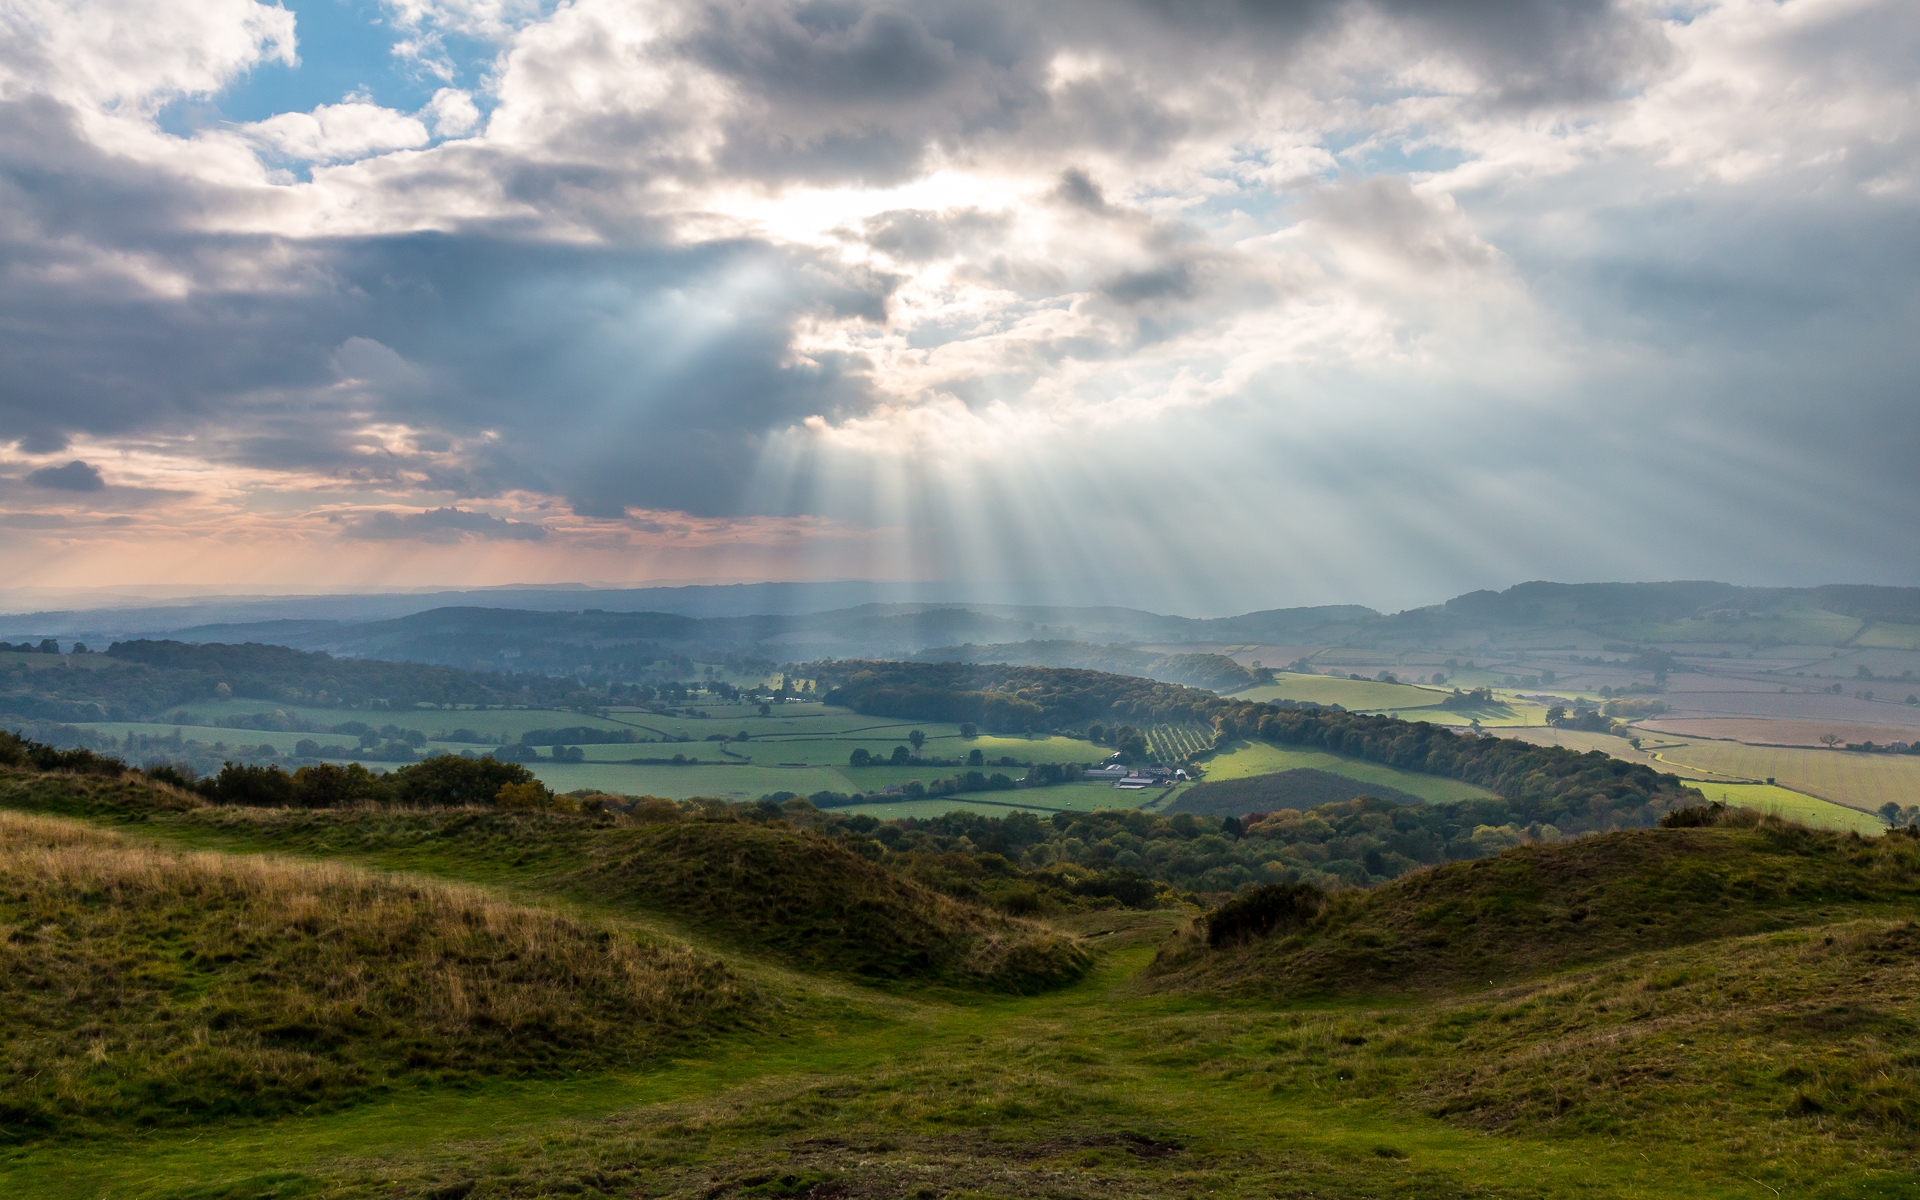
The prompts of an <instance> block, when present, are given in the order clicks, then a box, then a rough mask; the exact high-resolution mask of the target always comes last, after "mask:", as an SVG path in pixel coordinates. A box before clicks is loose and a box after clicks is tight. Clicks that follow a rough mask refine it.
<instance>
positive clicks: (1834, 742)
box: [1820, 733, 1841, 750]
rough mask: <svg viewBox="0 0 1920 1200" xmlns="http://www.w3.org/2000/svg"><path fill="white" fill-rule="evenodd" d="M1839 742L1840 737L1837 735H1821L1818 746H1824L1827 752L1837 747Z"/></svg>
mask: <svg viewBox="0 0 1920 1200" xmlns="http://www.w3.org/2000/svg"><path fill="white" fill-rule="evenodd" d="M1840 742H1841V737H1840V735H1839V734H1837V733H1823V734H1821V735H1820V744H1821V745H1822V746H1825V747H1826V748H1827V749H1829V750H1832V749H1834V748H1836V747H1837V746H1839V745H1840Z"/></svg>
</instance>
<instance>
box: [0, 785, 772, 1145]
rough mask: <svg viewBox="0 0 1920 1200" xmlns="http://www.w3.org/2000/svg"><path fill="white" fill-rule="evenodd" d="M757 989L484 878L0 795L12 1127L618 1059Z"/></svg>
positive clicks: (155, 1117) (263, 1105) (178, 1113)
mask: <svg viewBox="0 0 1920 1200" xmlns="http://www.w3.org/2000/svg"><path fill="white" fill-rule="evenodd" d="M753 1003H754V1000H753V995H752V993H751V991H750V989H748V988H747V987H746V986H745V985H744V984H743V983H742V982H741V981H740V980H739V979H738V978H737V977H735V976H734V975H733V974H732V973H731V972H729V971H728V970H727V969H726V968H725V967H724V966H723V965H722V964H720V963H719V962H718V961H717V960H714V959H711V958H708V957H705V956H703V955H700V954H697V953H695V952H693V951H691V950H689V949H687V948H685V947H680V946H671V945H659V944H648V943H643V942H640V941H637V940H635V939H634V938H633V937H632V936H630V935H628V934H626V933H623V932H621V931H619V930H616V929H614V928H610V927H607V926H603V925H597V924H593V923H589V922H584V921H579V920H575V919H572V918H569V917H565V916H561V915H558V914H555V913H550V912H544V911H540V910H536V909H529V908H524V907H519V906H516V905H512V904H508V903H505V902H502V901H500V900H498V899H496V898H494V897H492V896H490V895H488V894H487V893H485V892H483V891H481V890H479V889H475V888H468V887H460V886H454V885H448V884H444V883H439V882H431V881H427V880H423V879H417V878H410V877H406V876H390V875H381V874H375V873H372V872H368V871H364V870H361V869H358V868H355V867H350V866H344V865H340V864H334V863H305V862H295V861H291V860H286V859H277V858H269V857H252V856H248V857H241V856H233V855H223V854H204V853H202V854H195V853H179V852H169V851H165V850H157V849H152V848H148V847H144V846H140V845H136V844H133V843H130V842H129V841H127V840H126V839H124V838H122V837H120V836H119V835H116V834H113V833H109V832H104V831H100V830H95V829H91V828H87V827H85V826H81V825H78V824H75V823H73V822H69V821H65V820H60V819H56V818H47V817H38V816H28V815H22V814H18V813H7V812H0V1009H4V1011H6V1013H7V1014H8V1019H7V1021H6V1022H5V1024H4V1026H0V1078H4V1079H5V1081H6V1085H5V1088H4V1093H5V1095H4V1098H3V1099H0V1127H4V1128H5V1130H6V1132H8V1133H11V1134H14V1135H15V1136H18V1135H21V1134H24V1133H27V1132H31V1131H35V1130H40V1131H44V1130H46V1129H49V1128H59V1127H62V1126H64V1125H67V1124H69V1123H71V1122H72V1121H73V1120H75V1119H87V1118H90V1119H95V1120H110V1119H134V1120H139V1121H142V1122H159V1121H165V1120H168V1119H170V1118H173V1117H183V1116H188V1115H192V1114H210V1113H218V1112H256V1113H257V1112H274V1111H283V1110H285V1109H288V1108H308V1107H313V1106H316V1105H317V1106H330V1105H333V1104H336V1103H342V1102H347V1101H350V1100H352V1099H355V1098H358V1097H360V1096H362V1095H364V1094H365V1093H367V1092H368V1091H369V1090H370V1089H377V1088H380V1087H385V1086H392V1085H394V1084H398V1083H404V1082H406V1081H408V1080H410V1079H416V1078H417V1079H421V1080H424V1079H428V1078H438V1079H448V1078H452V1079H456V1080H457V1079H461V1078H478V1077H482V1076H488V1075H499V1074H525V1073H540V1072H545V1071H552V1070H559V1069H563V1068H566V1067H569V1066H572V1065H577V1064H579V1063H583V1062H588V1061H591V1062H596V1063H606V1062H608V1061H632V1060H634V1059H636V1058H638V1057H643V1056H645V1055H646V1054H648V1053H649V1052H651V1051H653V1050H655V1049H657V1048H658V1047H659V1046H660V1045H661V1044H663V1043H664V1042H666V1041H668V1040H669V1039H671V1038H673V1037H675V1036H677V1035H682V1034H684V1033H686V1032H688V1031H690V1030H692V1029H694V1028H695V1027H698V1026H702V1025H712V1024H714V1023H726V1022H729V1021H732V1020H735V1019H737V1018H738V1017H739V1016H741V1015H742V1014H743V1013H745V1012H746V1011H748V1010H749V1009H750V1008H751V1007H752V1006H753Z"/></svg>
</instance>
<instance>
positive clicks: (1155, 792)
mask: <svg viewBox="0 0 1920 1200" xmlns="http://www.w3.org/2000/svg"><path fill="white" fill-rule="evenodd" d="M1183 786H1184V785H1183ZM1182 790H1183V787H1176V788H1173V789H1166V788H1146V789H1144V790H1142V791H1137V792H1135V791H1127V792H1123V791H1120V790H1119V789H1117V788H1115V787H1114V786H1113V785H1112V784H1111V783H1106V782H1104V781H1103V782H1090V783H1069V784H1061V785H1058V786H1055V787H1050V788H1036V789H1033V790H1031V791H1029V790H1027V789H1025V788H1022V789H1020V790H1018V791H1012V792H974V793H968V792H962V793H960V794H958V795H954V796H942V797H940V798H938V799H935V800H894V801H888V802H885V803H880V804H856V805H852V806H850V807H847V808H836V809H834V810H833V811H835V812H841V813H865V814H867V815H868V816H873V817H879V818H880V819H882V820H888V821H890V820H893V819H895V818H897V817H922V818H925V817H938V816H942V815H944V814H946V813H950V812H955V811H960V812H977V813H980V814H982V815H984V816H989V817H1004V816H1006V815H1007V814H1008V813H1010V812H1037V813H1050V812H1098V811H1099V810H1101V809H1126V808H1145V809H1148V810H1149V811H1158V810H1160V809H1162V808H1164V807H1165V806H1166V805H1167V803H1169V802H1170V801H1171V800H1172V799H1173V797H1174V796H1177V795H1179V794H1180V792H1181V791H1182Z"/></svg>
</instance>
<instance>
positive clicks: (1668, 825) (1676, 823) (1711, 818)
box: [1660, 800, 1727, 829]
mask: <svg viewBox="0 0 1920 1200" xmlns="http://www.w3.org/2000/svg"><path fill="white" fill-rule="evenodd" d="M1726 812H1727V806H1726V805H1724V804H1722V803H1720V802H1719V801H1718V800H1715V801H1714V802H1713V803H1712V804H1696V805H1693V806H1692V807H1691V808H1676V809H1674V810H1673V811H1672V812H1670V813H1668V814H1667V815H1666V816H1664V817H1661V818H1660V828H1662V829H1702V828H1705V827H1708V826H1712V825H1718V824H1719V823H1720V819H1721V818H1722V817H1723V816H1725V815H1726Z"/></svg>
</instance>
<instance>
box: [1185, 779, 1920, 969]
mask: <svg viewBox="0 0 1920 1200" xmlns="http://www.w3.org/2000/svg"><path fill="white" fill-rule="evenodd" d="M1723 821H1724V823H1723V824H1722V825H1720V826H1718V827H1714V828H1696V829H1659V830H1634V831H1628V832H1622V833H1612V834H1605V835H1601V836H1598V837H1591V838H1584V839H1580V840H1578V841H1573V842H1566V843H1561V844H1558V845H1533V846H1522V847H1518V848H1515V849H1511V850H1507V851H1505V852H1503V853H1500V854H1497V855H1495V856H1493V857H1490V858H1482V859H1476V860H1473V861H1470V862H1458V863H1449V864H1447V865H1445V866H1441V867H1436V868H1434V869H1432V870H1428V871H1419V872H1415V873H1413V874H1410V875H1406V876H1403V877H1401V878H1399V879H1397V880H1394V881H1392V882H1390V883H1385V884H1382V885H1380V886H1378V887H1375V888H1372V889H1370V890H1366V891H1361V890H1352V891H1347V892H1341V893H1338V894H1336V895H1334V896H1333V897H1332V899H1331V900H1330V901H1329V903H1328V904H1327V906H1326V908H1325V910H1324V911H1323V912H1322V913H1321V914H1320V916H1319V918H1318V919H1317V920H1314V921H1313V922H1311V923H1310V924H1308V925H1306V926H1304V927H1302V928H1299V929H1297V930H1295V931H1292V932H1280V933H1276V934H1273V935H1270V936H1268V937H1266V938H1259V939H1255V940H1253V941H1250V942H1242V943H1238V944H1229V945H1226V946H1223V947H1221V948H1218V949H1211V948H1208V947H1207V946H1206V943H1205V941H1204V939H1202V938H1201V937H1199V936H1198V935H1197V933H1189V934H1188V935H1186V936H1185V937H1184V938H1183V939H1182V940H1180V941H1179V942H1177V943H1174V944H1171V945H1169V946H1168V947H1167V948H1166V949H1165V950H1164V951H1163V952H1162V954H1161V957H1160V959H1159V960H1158V961H1157V962H1156V964H1155V968H1154V974H1155V976H1156V978H1157V979H1158V981H1159V986H1161V987H1163V988H1166V989H1170V990H1178V991H1189V992H1205V993H1209V994H1224V995H1235V996H1265V997H1274V998H1290V997H1303V996H1325V995H1342V994H1366V993H1374V992H1381V991H1390V990H1415V991H1422V992H1434V991H1440V990H1444V989H1448V988H1454V987H1460V986H1463V985H1474V984H1490V983H1497V982H1502V981H1506V980H1512V979H1518V978H1526V977H1531V976H1537V975H1539V974H1541V973H1544V972H1548V971H1552V970H1555V969H1558V968H1561V967H1564V966H1568V965H1572V964H1576V963H1591V962H1597V961H1602V960H1605V959H1608V958H1613V957H1618V956H1622V955H1627V954H1635V953H1641V952H1644V951H1648V950H1655V949H1662V948H1666V947H1671V946H1679V945H1685V944H1690V943H1695V942H1703V941H1709V940H1713V939H1717V938H1726V937H1735V936H1740V935H1745V934H1751V933H1756V932H1760V931H1763V930H1771V929H1783V928H1787V927H1790V926H1795V925H1804V924H1809V923H1815V922H1819V921H1821V920H1825V919H1832V917H1833V915H1834V914H1835V913H1836V912H1845V913H1848V914H1854V915H1860V914H1866V913H1894V912H1898V913H1902V914H1910V913H1911V912H1912V911H1913V906H1914V902H1915V900H1916V899H1920V841H1917V840H1915V839H1913V838H1909V837H1904V836H1890V837H1883V838H1876V839H1874V840H1871V841H1868V840H1863V839H1861V838H1859V837H1857V836H1855V835H1851V834H1836V833H1827V832H1820V831H1815V830H1811V829H1807V828H1805V827H1804V826H1800V825H1796V824H1792V823H1789V822H1785V821H1779V820H1775V819H1771V818H1767V817H1763V816H1760V815H1759V814H1755V813H1752V812H1746V811H1737V810H1736V811H1731V812H1729V813H1727V814H1726V815H1725V816H1724V818H1723Z"/></svg>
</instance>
